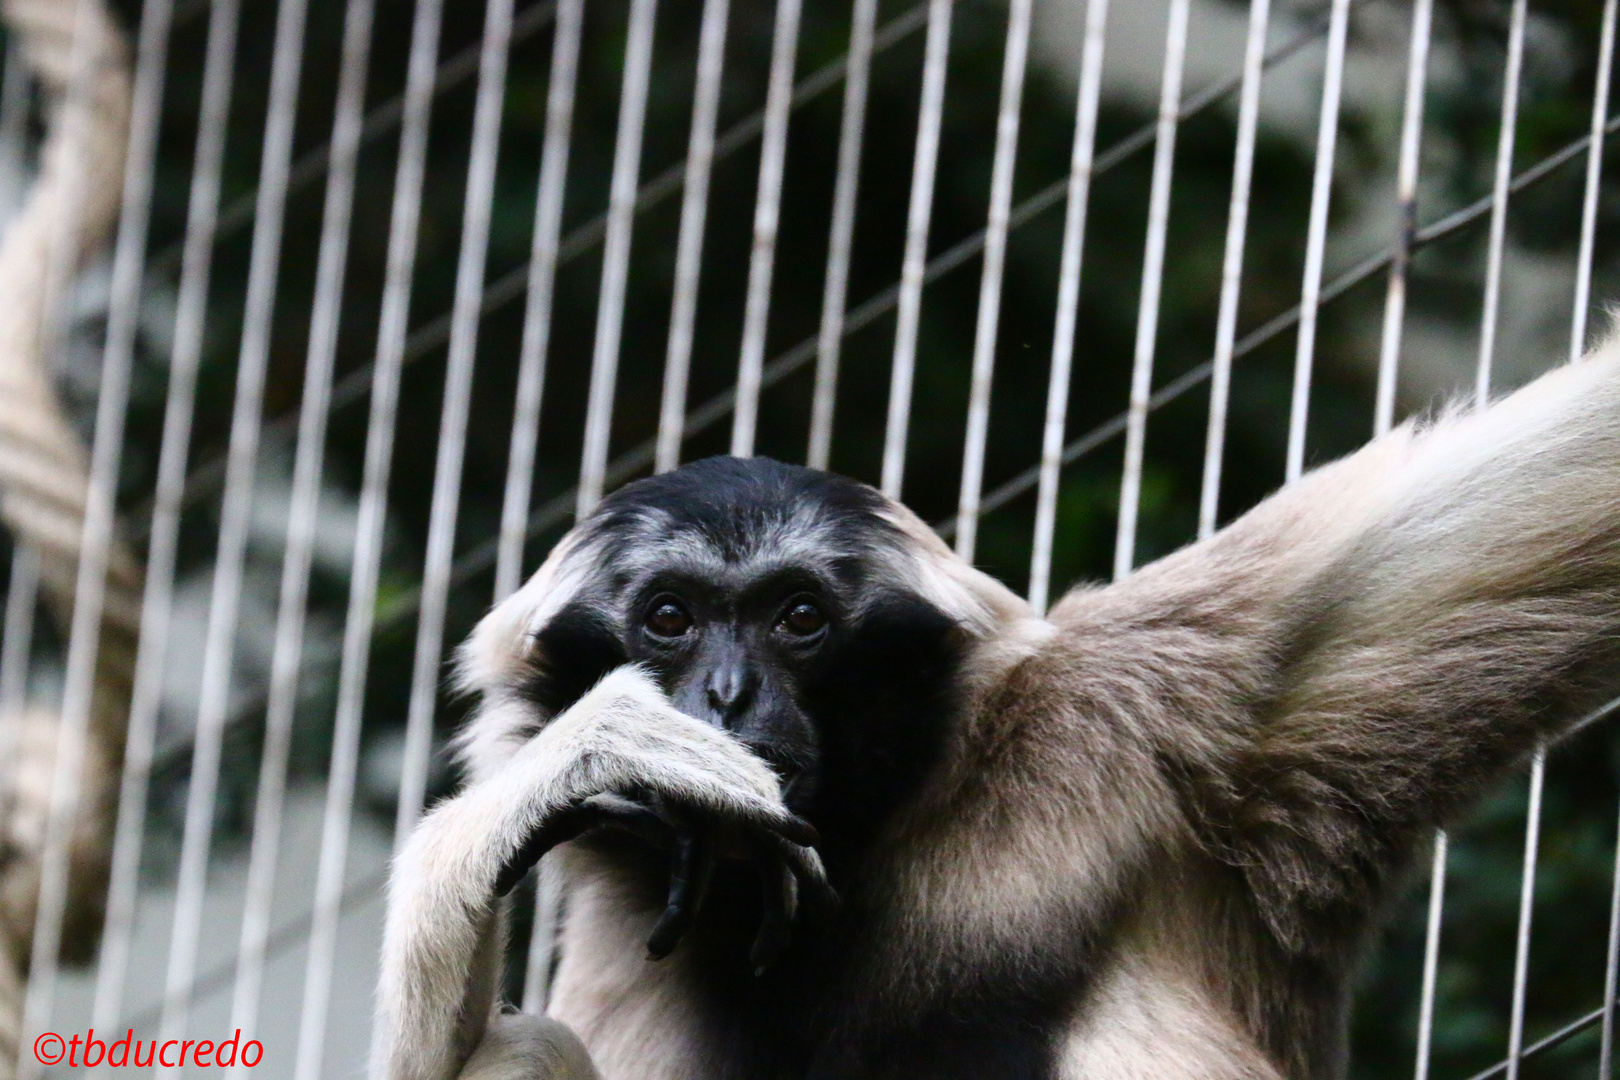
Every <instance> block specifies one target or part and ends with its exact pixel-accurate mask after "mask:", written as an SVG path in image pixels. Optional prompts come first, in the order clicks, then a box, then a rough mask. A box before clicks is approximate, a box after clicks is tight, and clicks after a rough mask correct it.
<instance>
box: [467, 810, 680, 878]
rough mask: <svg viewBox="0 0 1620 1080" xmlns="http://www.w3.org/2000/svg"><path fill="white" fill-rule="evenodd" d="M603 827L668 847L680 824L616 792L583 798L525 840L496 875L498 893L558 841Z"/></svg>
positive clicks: (562, 841)
mask: <svg viewBox="0 0 1620 1080" xmlns="http://www.w3.org/2000/svg"><path fill="white" fill-rule="evenodd" d="M601 826H606V827H610V828H616V829H622V830H623V831H625V832H629V833H632V834H634V835H636V836H639V837H641V838H642V839H643V840H646V841H647V842H648V843H650V844H652V845H654V846H655V847H662V848H667V847H670V846H671V845H672V844H673V842H674V837H675V835H676V831H677V827H676V823H675V822H674V821H672V820H670V819H669V818H668V816H667V815H666V814H665V813H664V812H663V809H662V807H661V806H659V807H654V806H646V805H643V804H642V803H639V802H637V801H635V800H634V799H627V798H625V797H624V796H623V795H618V794H615V793H613V792H602V793H601V794H597V795H592V796H590V797H589V798H586V799H582V800H581V801H580V802H579V804H578V805H576V806H572V807H569V808H567V809H565V810H559V811H556V812H555V813H552V814H550V815H549V816H548V817H547V819H546V820H545V822H544V823H543V824H542V825H541V826H540V827H539V828H537V829H535V830H534V832H532V833H531V834H530V835H529V837H528V838H527V839H526V840H524V842H523V844H522V845H521V846H520V847H519V848H518V849H517V851H515V852H513V853H512V855H511V856H510V857H508V858H507V860H506V862H504V863H502V864H501V869H500V871H499V872H498V873H497V874H496V875H495V895H496V896H505V895H506V894H507V893H509V892H511V891H512V890H513V889H514V888H516V887H517V883H518V882H520V881H522V880H523V875H524V874H527V873H528V872H529V868H530V867H532V866H533V865H534V864H535V863H537V862H539V861H540V859H541V857H542V856H543V855H545V853H546V852H548V851H550V850H551V849H552V848H554V847H556V846H557V845H558V844H561V843H565V842H566V841H569V840H572V839H574V838H575V837H577V836H579V835H580V834H581V833H583V832H585V831H587V830H588V829H593V828H597V827H601Z"/></svg>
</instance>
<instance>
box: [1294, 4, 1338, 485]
mask: <svg viewBox="0 0 1620 1080" xmlns="http://www.w3.org/2000/svg"><path fill="white" fill-rule="evenodd" d="M1349 29H1350V0H1333V10H1332V14H1331V16H1330V17H1329V21H1328V46H1327V63H1326V66H1325V67H1324V69H1323V73H1322V112H1321V118H1320V121H1319V122H1318V124H1317V128H1316V171H1315V174H1314V175H1313V176H1312V178H1311V216H1310V226H1309V230H1308V232H1307V233H1306V237H1305V282H1304V285H1303V287H1302V288H1301V290H1300V298H1299V344H1298V347H1297V348H1296V350H1295V352H1294V393H1293V400H1292V402H1291V403H1290V405H1289V410H1288V459H1287V465H1286V468H1285V476H1286V479H1287V482H1288V483H1293V482H1294V481H1295V480H1298V479H1299V476H1300V473H1302V472H1304V470H1305V425H1306V421H1307V419H1308V418H1309V415H1310V407H1311V369H1312V365H1313V363H1314V361H1315V359H1316V315H1317V308H1318V306H1319V305H1320V303H1321V299H1322V261H1323V257H1324V255H1325V254H1326V251H1327V230H1328V204H1329V203H1330V202H1331V201H1332V198H1333V157H1334V150H1335V149H1336V148H1337V145H1338V141H1339V99H1340V96H1341V94H1342V92H1343V89H1344V53H1345V45H1346V42H1347V41H1348V35H1349Z"/></svg>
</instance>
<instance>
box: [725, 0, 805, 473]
mask: <svg viewBox="0 0 1620 1080" xmlns="http://www.w3.org/2000/svg"><path fill="white" fill-rule="evenodd" d="M799 6H800V0H776V31H775V34H774V35H773V37H772V39H771V81H770V86H769V88H768V90H767V91H766V94H765V135H764V140H763V142H762V143H761V145H760V152H759V186H758V191H757V193H756V195H755V196H754V248H753V252H752V253H751V255H750V257H749V260H748V296H747V299H746V300H745V301H744V304H743V337H742V355H741V357H740V358H739V360H738V362H737V404H736V407H735V408H734V409H733V410H732V413H731V452H732V454H733V455H734V456H736V457H750V456H752V455H753V453H754V432H755V428H757V427H758V424H759V391H760V385H759V380H760V371H761V369H762V368H763V367H764V365H765V330H766V328H767V326H768V325H769V320H770V313H771V278H772V275H773V273H774V271H775V268H776V231H777V225H778V223H779V222H780V220H781V216H782V164H783V161H784V160H785V158H786V157H787V136H788V118H789V115H790V113H791V110H792V107H793V64H794V60H795V58H796V57H797V55H798V46H799Z"/></svg>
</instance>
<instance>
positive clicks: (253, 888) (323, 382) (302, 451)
mask: <svg viewBox="0 0 1620 1080" xmlns="http://www.w3.org/2000/svg"><path fill="white" fill-rule="evenodd" d="M373 11H374V2H373V0H349V2H348V9H347V12H346V15H345V19H344V26H343V60H342V67H341V70H340V73H339V77H338V95H337V106H336V111H335V116H334V120H333V124H332V144H331V145H332V156H331V166H330V171H329V172H328V174H327V183H326V203H325V206H324V207H323V208H322V221H321V240H320V254H319V255H318V256H317V260H316V268H315V305H314V309H313V312H312V315H311V318H310V334H309V351H308V356H307V359H306V361H305V365H304V394H303V402H302V406H301V412H300V415H299V417H298V450H297V453H296V458H295V462H294V466H293V486H292V496H291V500H290V506H289V508H288V512H287V544H286V554H285V557H284V559H283V562H282V567H281V596H280V602H279V603H280V607H279V610H278V611H277V613H276V637H275V647H274V650H273V652H272V655H271V664H270V688H269V699H268V703H267V706H266V714H265V732H264V749H263V751H262V755H261V758H260V763H259V785H258V794H257V797H256V801H255V806H254V813H253V851H252V856H251V858H250V859H249V863H248V877H247V889H246V893H247V895H246V900H245V904H244V909H243V914H242V934H241V944H240V947H239V949H238V960H237V968H236V986H235V988H234V990H233V994H232V1002H231V1028H232V1029H233V1030H241V1031H247V1032H252V1031H254V1030H256V1029H257V1027H258V1022H259V993H260V988H261V985H262V983H263V980H264V964H265V946H266V944H267V942H268V940H269V935H270V914H271V901H272V898H273V894H274V889H275V882H276V860H277V859H278V857H279V856H280V852H281V811H282V803H283V800H284V796H285V794H286V789H287V759H288V754H289V753H290V751H291V748H292V726H293V711H294V707H295V706H296V704H297V701H298V670H299V666H300V661H301V660H302V658H303V652H304V622H305V617H306V615H307V605H308V599H309V573H310V565H311V562H312V559H313V555H314V546H315V528H316V522H317V520H318V516H319V512H320V497H321V466H322V459H323V457H324V454H325V448H326V426H327V416H328V412H329V410H330V408H331V401H332V370H333V364H334V362H335V360H336V356H337V339H338V328H339V322H340V320H341V318H342V314H343V275H344V272H345V270H346V268H347V266H348V255H349V226H350V222H351V221H352V218H353V209H354V186H355V166H356V162H357V160H358V158H359V155H360V135H361V123H362V120H363V114H364V111H365V104H366V73H367V70H368V67H369V64H370V60H371V28H372V21H373V20H372V16H373Z"/></svg>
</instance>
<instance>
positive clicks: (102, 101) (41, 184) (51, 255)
mask: <svg viewBox="0 0 1620 1080" xmlns="http://www.w3.org/2000/svg"><path fill="white" fill-rule="evenodd" d="M0 17H3V18H4V20H5V23H6V26H7V28H8V29H9V31H10V32H11V33H13V34H15V35H17V38H18V40H19V41H20V43H21V45H22V49H23V56H24V57H25V59H26V61H27V63H28V66H29V68H30V69H31V70H32V72H33V73H34V74H35V76H36V77H37V78H38V80H39V83H40V85H41V87H42V89H43V90H44V92H45V94H46V96H47V100H48V102H49V107H48V115H47V125H46V128H47V130H46V137H45V141H44V144H43V146H42V147H41V149H40V171H39V176H38V178H37V180H36V181H35V183H34V185H33V188H32V190H31V192H30V194H29V198H28V201H27V203H26V204H25V206H24V207H23V209H22V211H21V213H19V214H18V216H17V217H16V218H15V219H13V220H12V222H11V223H10V224H9V226H8V227H7V228H6V230H5V233H4V235H3V236H0V522H3V523H4V525H5V527H6V528H8V529H9V530H10V531H11V534H12V536H13V538H14V540H15V541H16V542H17V543H18V544H26V545H28V546H29V547H31V548H32V549H33V550H34V551H35V552H37V554H38V560H39V571H40V594H41V598H42V600H43V601H44V606H45V608H46V610H47V611H48V612H49V613H50V615H51V617H52V620H53V621H54V622H55V623H56V625H57V626H58V627H59V628H61V630H62V633H63V635H64V636H66V634H67V631H68V627H69V626H70V625H71V622H72V612H73V595H74V589H75V583H76V578H77V573H78V562H79V551H80V544H81V542H82V533H83V526H84V519H85V504H86V498H87V495H88V487H89V454H88V452H87V450H86V448H85V446H84V444H83V442H82V441H81V440H80V438H79V436H78V434H77V433H76V431H75V430H74V428H73V426H72V425H71V424H70V423H69V422H68V419H67V416H66V414H65V412H64V410H63V408H62V404H61V402H60V400H59V398H58V396H57V394H56V390H55V387H54V383H53V379H52V375H51V364H50V362H49V357H51V356H52V355H53V352H54V350H55V349H56V347H57V344H58V342H59V338H60V323H61V319H62V316H61V304H60V300H61V297H62V296H63V294H64V293H65V292H66V288H65V286H66V284H67V283H68V282H70V281H71V280H72V277H73V275H74V274H75V273H76V272H77V271H78V269H79V268H80V267H81V266H82V265H83V263H84V262H85V260H86V259H87V258H89V257H90V256H91V255H92V254H93V253H94V252H95V251H96V250H97V249H98V248H99V247H100V246H101V245H102V244H103V243H104V241H105V239H106V237H107V235H108V233H109V231H110V229H111V226H112V224H113V222H114V220H115V219H116V217H117V212H118V204H119V193H120V191H121V188H122V175H123V167H124V148H125V141H126V138H127V135H128V121H129V106H130V93H131V90H130V76H129V62H128V50H127V48H126V45H125V42H124V38H123V35H122V32H121V31H120V30H119V28H118V27H117V26H116V25H115V23H114V22H113V20H112V17H111V16H110V14H109V13H108V11H107V9H106V7H105V6H104V3H103V0H0ZM140 591H141V577H140V571H139V569H138V566H137V563H136V561H135V559H134V557H133V555H132V554H131V553H130V551H129V549H128V548H127V547H126V546H125V545H124V544H122V543H120V542H116V541H115V542H114V544H113V546H112V551H111V557H110V559H109V563H108V573H107V592H106V605H105V613H104V615H103V617H102V633H101V642H100V647H99V649H98V652H97V655H98V662H97V668H96V685H95V696H94V700H93V704H92V707H91V717H90V733H89V747H88V753H87V754H86V758H85V768H84V776H83V781H82V795H81V798H80V800H79V810H78V816H77V819H76V820H75V822H74V827H73V835H72V841H71V870H70V874H69V882H70V885H69V900H68V910H67V912H66V921H65V923H64V932H63V938H62V941H63V945H62V953H63V958H64V959H65V960H70V961H83V960H87V959H88V958H89V957H90V956H91V955H93V953H94V949H95V945H96V941H97V938H98V936H99V932H100V926H101V915H102V909H103V905H104V903H105V896H106V878H107V867H108V861H109V857H110V845H111V839H112V835H113V813H114V806H115V801H116V794H117V792H116V785H117V778H118V769H119V763H120V760H121V758H122V753H123V737H124V728H125V725H126V722H127V719H128V709H129V691H130V686H131V683H132V681H133V676H134V668H135V645H136V635H137V630H138V627H139V610H140ZM59 720H60V718H59V717H58V716H56V715H53V714H51V713H50V712H48V711H46V710H43V709H38V708H29V709H26V710H25V711H24V712H23V713H22V714H21V715H12V716H0V729H9V730H4V732H3V734H4V739H5V741H6V742H7V743H8V744H10V751H9V755H8V757H9V759H8V760H5V761H0V768H3V769H4V770H5V773H6V777H7V787H6V790H5V794H6V796H7V798H6V801H5V803H4V805H3V813H4V816H3V818H0V830H3V831H0V1076H9V1075H10V1070H11V1063H12V1062H14V1061H16V1053H15V1047H16V1040H17V1036H18V1030H19V1027H20V1022H21V1009H22V995H23V988H24V972H25V970H26V967H27V962H28V955H29V950H30V943H31V938H32V934H33V927H34V909H35V904H36V899H37V894H38V890H39V866H40V857H41V854H42V852H41V848H42V844H43V841H44V835H45V822H46V813H47V809H48V807H49V804H50V797H51V793H50V783H51V775H52V761H53V759H54V757H55V751H56V743H57V737H58V727H59Z"/></svg>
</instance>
